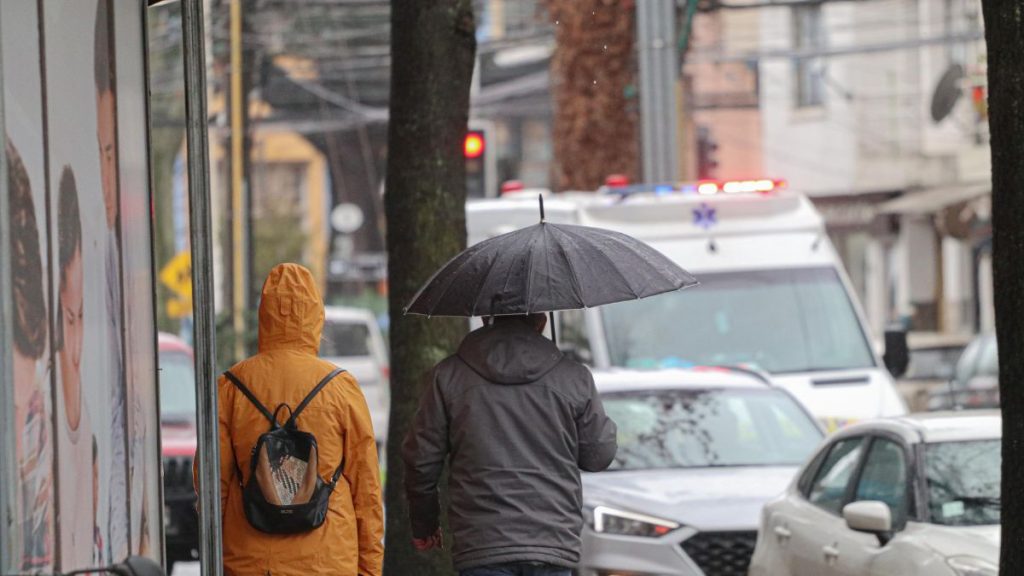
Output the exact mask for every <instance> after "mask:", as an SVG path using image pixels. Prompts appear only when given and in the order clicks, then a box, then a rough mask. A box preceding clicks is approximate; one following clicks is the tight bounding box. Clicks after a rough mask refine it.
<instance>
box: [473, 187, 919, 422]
mask: <svg viewBox="0 0 1024 576" xmlns="http://www.w3.org/2000/svg"><path fill="white" fill-rule="evenodd" d="M616 184H617V185H614V186H605V187H603V188H602V189H600V190H598V191H597V192H582V193H581V192H564V193H557V194H553V193H550V192H547V191H529V190H519V191H514V190H506V191H505V193H504V194H503V196H502V197H499V198H491V199H481V200H473V201H470V202H468V203H467V206H466V216H467V228H468V234H469V243H470V244H474V243H477V242H480V241H482V240H485V239H487V238H490V237H493V236H496V235H499V234H502V233H505V232H509V231H511V230H514V229H516V228H521V227H524V226H530V225H532V224H536V223H537V221H538V219H539V213H538V198H537V196H538V194H540V195H543V196H544V197H545V199H544V203H545V211H546V218H547V221H549V222H555V223H567V224H580V225H585V226H597V227H601V228H608V229H611V230H617V231H619V232H623V233H625V234H629V235H630V236H634V237H636V238H639V239H641V240H643V241H645V242H647V243H648V244H650V245H651V246H653V247H654V248H656V249H658V250H660V251H661V252H662V253H664V254H665V255H666V256H668V257H669V258H671V259H672V260H673V261H675V262H676V263H678V264H679V265H680V266H682V267H683V268H685V269H686V270H688V271H689V272H691V273H693V274H694V275H695V276H696V277H697V279H698V280H699V281H700V285H699V286H697V287H694V288H690V289H687V290H683V291H681V292H676V293H671V294H665V295H662V296H657V297H654V298H648V299H644V300H636V301H630V302H624V303H620V304H613V305H610V306H603V307H600V308H596V309H588V310H581V311H568V312H561V313H559V314H558V316H557V318H558V319H557V324H558V328H559V334H558V339H559V343H560V345H561V346H562V347H563V349H564V350H565V351H566V352H568V353H569V354H572V355H574V356H576V357H577V358H579V359H581V360H583V361H585V362H586V363H588V364H589V365H590V366H592V367H593V368H595V369H597V370H598V371H607V370H615V369H631V370H635V369H670V368H687V367H707V366H743V367H746V368H750V369H756V370H759V371H762V372H764V373H767V374H768V375H770V378H771V380H772V382H774V383H775V384H776V385H778V386H781V387H784V388H786V389H787V390H789V391H790V392H792V393H793V394H794V395H795V396H796V397H797V398H799V399H800V400H801V401H802V402H803V403H804V404H805V405H806V406H807V408H808V409H809V410H810V411H811V412H812V413H813V414H815V415H816V416H817V417H818V418H819V419H821V420H822V422H824V423H825V424H826V426H828V427H829V428H836V427H839V426H842V425H845V424H848V423H850V422H853V421H857V420H863V419H867V418H875V417H882V416H895V415H901V414H904V413H905V412H906V406H905V404H904V403H903V400H902V398H901V397H900V395H899V394H898V393H897V391H896V389H895V386H894V384H893V376H892V374H890V371H889V370H887V368H886V364H889V366H890V370H892V371H893V372H896V375H897V376H898V375H899V370H900V364H901V361H900V357H901V356H905V339H904V340H903V342H902V343H901V342H900V338H899V337H898V335H897V337H896V338H890V337H889V336H890V335H888V334H887V341H888V342H889V343H890V345H891V346H892V347H893V348H897V349H899V348H902V350H901V351H900V350H897V351H896V353H895V354H894V355H893V357H894V358H895V360H894V361H891V360H890V357H889V356H890V355H887V356H886V361H885V362H883V360H882V358H881V357H880V356H879V354H878V353H877V351H876V350H875V347H874V346H873V344H872V339H871V335H870V331H869V329H868V326H867V323H866V322H865V317H864V314H863V311H862V310H861V306H860V303H859V302H858V301H857V298H856V296H855V294H854V292H853V290H852V289H851V285H850V281H849V279H848V277H847V274H846V271H845V270H844V268H843V265H842V262H841V261H840V258H839V255H838V253H837V252H836V250H835V248H834V247H833V245H832V243H831V242H830V241H829V238H828V235H827V234H826V231H825V223H824V220H823V218H822V216H821V214H820V213H818V211H817V210H816V209H815V208H814V206H813V205H812V204H811V202H810V201H809V200H808V199H807V197H806V196H804V195H803V194H800V193H797V192H795V191H792V190H789V189H787V187H786V185H785V182H783V181H778V180H768V179H761V180H743V181H701V182H697V183H693V184H671V185H659V186H642V185H632V186H631V185H624V184H623V183H621V182H616ZM893 342H894V343H895V344H892V343H893ZM902 363H903V364H904V365H905V359H904V360H903V362H902Z"/></svg>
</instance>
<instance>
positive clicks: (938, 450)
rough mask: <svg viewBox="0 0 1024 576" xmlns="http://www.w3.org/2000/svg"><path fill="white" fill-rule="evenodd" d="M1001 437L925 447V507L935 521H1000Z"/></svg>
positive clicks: (950, 523) (954, 523) (957, 523)
mask: <svg viewBox="0 0 1024 576" xmlns="http://www.w3.org/2000/svg"><path fill="white" fill-rule="evenodd" d="M1001 450H1002V441H1001V440H978V441H972V442H942V443H939V444H929V445H928V447H927V448H926V449H925V479H926V480H927V482H928V511H929V515H930V518H931V521H932V522H933V523H934V524H945V525H948V526H978V525H989V524H999V523H1000V510H1001V500H1000V491H1001V489H1002V479H1001V477H1000V470H1001V469H1002V463H1003V459H1002V454H1001Z"/></svg>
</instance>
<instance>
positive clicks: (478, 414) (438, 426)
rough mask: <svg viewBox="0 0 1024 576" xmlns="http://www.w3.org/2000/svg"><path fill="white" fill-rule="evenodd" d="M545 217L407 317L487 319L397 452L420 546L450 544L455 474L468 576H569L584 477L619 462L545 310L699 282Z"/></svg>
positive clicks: (634, 246)
mask: <svg viewBox="0 0 1024 576" xmlns="http://www.w3.org/2000/svg"><path fill="white" fill-rule="evenodd" d="M541 215H542V217H541V223H540V224H538V225H536V226H531V227H528V228H524V229H522V230H517V231H514V232H510V233H508V234H505V235H503V236H498V237H495V238H492V239H490V240H487V241H485V242H482V243H480V244H477V245H476V246H473V247H471V248H469V249H467V250H466V251H464V252H463V253H461V254H459V255H458V256H456V257H455V258H454V259H453V260H452V261H451V262H449V263H448V264H447V265H445V266H444V267H443V268H442V269H441V270H440V271H438V272H437V274H435V275H434V277H433V278H432V279H431V280H430V281H429V282H428V283H427V285H426V286H424V288H423V289H421V290H420V292H419V293H418V294H417V295H416V297H415V298H414V299H413V302H412V303H411V304H410V306H409V307H408V308H407V309H406V313H412V314H424V315H428V316H484V317H485V326H484V327H482V328H480V329H478V330H475V331H473V332H471V333H470V334H469V335H467V336H466V338H465V339H464V340H463V342H462V344H461V345H460V347H459V349H458V351H457V353H455V354H454V355H452V356H450V357H448V358H446V359H445V360H443V361H441V362H440V363H439V364H438V365H437V366H436V367H435V368H434V369H433V370H432V371H431V372H430V374H429V377H428V378H427V381H426V384H425V385H426V389H425V390H424V392H423V396H422V400H421V403H420V406H419V410H418V412H417V413H416V417H415V419H414V421H413V425H412V428H411V429H410V432H409V434H408V436H407V437H406V438H405V441H404V444H403V450H402V457H403V460H404V462H405V488H406V494H407V497H408V500H409V514H410V520H411V523H412V534H413V538H414V542H413V543H414V545H415V546H416V548H417V549H419V550H429V549H431V548H438V547H441V546H442V545H443V540H444V535H443V534H441V529H440V520H439V517H440V505H439V502H438V482H439V479H440V476H441V472H442V470H443V468H444V465H445V462H446V461H447V462H448V464H449V468H450V476H449V480H448V488H449V496H450V501H451V502H450V507H449V520H450V527H451V531H452V535H453V537H454V547H453V559H454V564H455V568H456V570H458V571H459V574H460V576H569V574H570V573H571V569H572V568H573V567H575V566H576V565H577V564H578V562H579V559H580V546H581V540H580V533H581V531H582V529H583V515H582V506H583V502H582V485H581V481H580V471H581V470H582V471H587V472H598V471H601V470H604V469H605V468H607V467H608V466H609V465H610V464H611V463H612V461H613V460H614V457H615V453H616V449H617V445H616V426H615V423H614V422H613V421H612V420H611V419H610V418H609V417H608V416H607V415H606V414H605V411H604V408H603V406H602V404H601V399H600V397H599V396H598V393H597V389H596V387H595V385H594V379H593V377H592V375H591V373H590V371H589V370H588V369H587V368H586V367H585V366H583V365H581V364H579V363H578V362H575V361H573V360H572V359H570V358H568V357H567V356H565V355H563V354H562V352H561V351H560V350H559V349H558V346H557V345H556V344H555V342H554V341H553V340H549V339H547V338H545V337H544V336H543V332H544V329H545V325H546V324H547V316H546V315H545V314H544V313H545V312H554V311H556V310H566V309H575V308H583V307H590V306H597V305H601V304H607V303H611V302H615V301H620V300H632V299H636V298H641V297H645V296H650V295H654V294H658V293H663V292H667V291H671V290H678V289H681V288H684V287H687V286H691V285H693V284H696V280H695V279H694V278H693V277H692V276H690V275H689V274H688V273H687V272H685V271H684V270H682V269H681V268H679V267H678V266H676V265H675V264H673V263H672V262H671V261H669V260H668V259H667V258H665V257H664V256H663V255H662V254H660V253H658V252H657V251H655V250H654V249H652V248H650V247H649V246H647V245H646V244H643V243H642V242H639V241H637V240H635V239H633V238H630V237H628V236H625V235H622V234H619V233H616V232H611V231H608V230H601V229H597V228H588V227H583V226H569V225H555V224H549V223H547V222H545V221H544V219H543V204H542V205H541ZM552 319H553V314H552ZM553 328H554V326H553V325H552V335H553V336H554V329H553Z"/></svg>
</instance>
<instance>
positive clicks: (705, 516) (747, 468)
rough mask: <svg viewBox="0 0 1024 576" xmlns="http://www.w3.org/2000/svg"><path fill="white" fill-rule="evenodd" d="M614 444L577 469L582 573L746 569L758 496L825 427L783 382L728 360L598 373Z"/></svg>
mask: <svg viewBox="0 0 1024 576" xmlns="http://www.w3.org/2000/svg"><path fill="white" fill-rule="evenodd" d="M595 380H596V381H597V387H598V391H599V392H600V393H601V398H602V401H603V403H604V407H605V410H606V412H607V413H608V415H609V416H610V417H611V418H612V419H613V420H615V422H616V423H617V425H618V442H619V449H618V454H617V455H616V457H615V461H614V463H613V464H612V465H611V467H609V469H608V470H607V471H605V472H600V473H596V474H585V475H584V477H583V499H584V518H585V520H586V526H585V528H584V531H583V557H582V560H581V563H580V569H579V572H578V574H579V575H580V576H611V575H612V574H630V575H642V574H681V575H691V574H692V575H700V574H704V575H708V576H731V575H737V576H739V575H743V576H745V575H746V573H747V566H748V563H749V561H750V556H751V554H752V553H753V551H754V543H755V540H756V531H757V521H758V516H759V514H760V511H761V507H762V505H763V504H764V503H765V502H766V501H768V500H769V499H771V498H773V497H774V496H776V495H778V494H779V493H781V492H782V491H783V490H784V489H785V487H786V485H787V484H788V483H789V481H790V479H791V478H792V477H793V475H794V474H795V472H796V469H797V466H799V464H800V463H801V462H803V460H804V459H805V458H806V457H807V456H808V455H809V454H810V453H811V452H812V451H813V450H814V449H815V447H817V446H818V444H819V443H820V442H821V439H822V437H823V433H822V431H821V428H820V427H819V424H818V422H817V421H816V420H815V419H814V417H813V416H811V414H810V412H808V411H807V410H806V409H805V408H804V407H803V406H802V405H801V404H800V403H799V402H798V401H797V400H796V399H795V397H794V396H792V395H791V394H790V393H789V392H787V391H785V390H784V389H782V388H777V387H773V386H771V385H769V384H768V383H767V381H766V380H764V379H762V377H761V376H759V375H757V374H756V373H752V372H747V371H743V370H738V369H736V370H734V369H721V368H715V369H706V368H703V369H690V370H660V371H650V372H639V371H626V370H623V371H610V372H597V373H595Z"/></svg>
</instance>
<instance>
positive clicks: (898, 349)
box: [882, 328, 910, 378]
mask: <svg viewBox="0 0 1024 576" xmlns="http://www.w3.org/2000/svg"><path fill="white" fill-rule="evenodd" d="M882 360H883V361H884V362H885V367H886V369H888V370H889V373H890V374H892V376H893V378H899V377H900V376H903V375H904V374H906V373H907V366H908V365H910V348H909V347H908V346H907V331H906V329H904V328H889V329H887V330H886V331H885V355H884V356H882Z"/></svg>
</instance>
